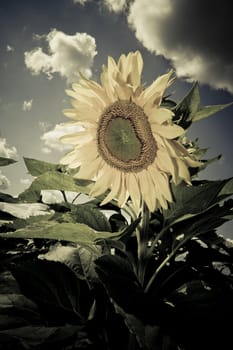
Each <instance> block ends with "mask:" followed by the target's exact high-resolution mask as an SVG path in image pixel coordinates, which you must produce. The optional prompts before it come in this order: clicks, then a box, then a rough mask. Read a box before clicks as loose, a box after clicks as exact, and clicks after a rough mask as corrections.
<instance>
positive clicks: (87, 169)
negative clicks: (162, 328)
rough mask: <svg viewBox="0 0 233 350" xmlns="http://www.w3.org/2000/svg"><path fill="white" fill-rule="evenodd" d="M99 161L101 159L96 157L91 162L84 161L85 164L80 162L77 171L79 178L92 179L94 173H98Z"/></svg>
mask: <svg viewBox="0 0 233 350" xmlns="http://www.w3.org/2000/svg"><path fill="white" fill-rule="evenodd" d="M101 163H102V159H101V158H100V157H97V158H96V159H95V160H93V162H92V163H85V165H84V164H82V165H81V168H80V170H79V173H78V177H79V179H88V180H89V179H90V180H92V179H93V178H94V177H95V176H96V174H98V171H99V169H100V168H101Z"/></svg>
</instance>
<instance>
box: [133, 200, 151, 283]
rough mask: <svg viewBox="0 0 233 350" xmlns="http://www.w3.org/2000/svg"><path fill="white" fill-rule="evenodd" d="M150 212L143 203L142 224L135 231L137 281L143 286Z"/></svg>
mask: <svg viewBox="0 0 233 350" xmlns="http://www.w3.org/2000/svg"><path fill="white" fill-rule="evenodd" d="M149 220H150V212H149V210H148V208H147V206H146V204H145V203H143V212H142V222H141V225H140V226H139V228H138V229H137V230H136V237H137V244H138V269H137V272H138V279H139V281H140V283H141V285H142V286H143V285H144V279H145V271H146V265H147V260H148V229H149Z"/></svg>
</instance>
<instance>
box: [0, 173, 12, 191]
mask: <svg viewBox="0 0 233 350" xmlns="http://www.w3.org/2000/svg"><path fill="white" fill-rule="evenodd" d="M9 186H10V180H9V179H8V178H7V177H6V176H5V175H3V173H2V171H1V170H0V190H7V189H8V187H9Z"/></svg>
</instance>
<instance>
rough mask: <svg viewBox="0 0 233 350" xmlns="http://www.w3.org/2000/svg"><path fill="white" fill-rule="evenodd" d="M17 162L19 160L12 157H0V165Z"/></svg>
mask: <svg viewBox="0 0 233 350" xmlns="http://www.w3.org/2000/svg"><path fill="white" fill-rule="evenodd" d="M16 162H17V161H16V160H14V159H11V158H5V157H0V166H6V165H10V164H13V163H16Z"/></svg>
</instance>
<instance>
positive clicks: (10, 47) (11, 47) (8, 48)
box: [6, 45, 15, 52]
mask: <svg viewBox="0 0 233 350" xmlns="http://www.w3.org/2000/svg"><path fill="white" fill-rule="evenodd" d="M13 51H15V49H14V47H13V46H11V45H7V46H6V52H13Z"/></svg>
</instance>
